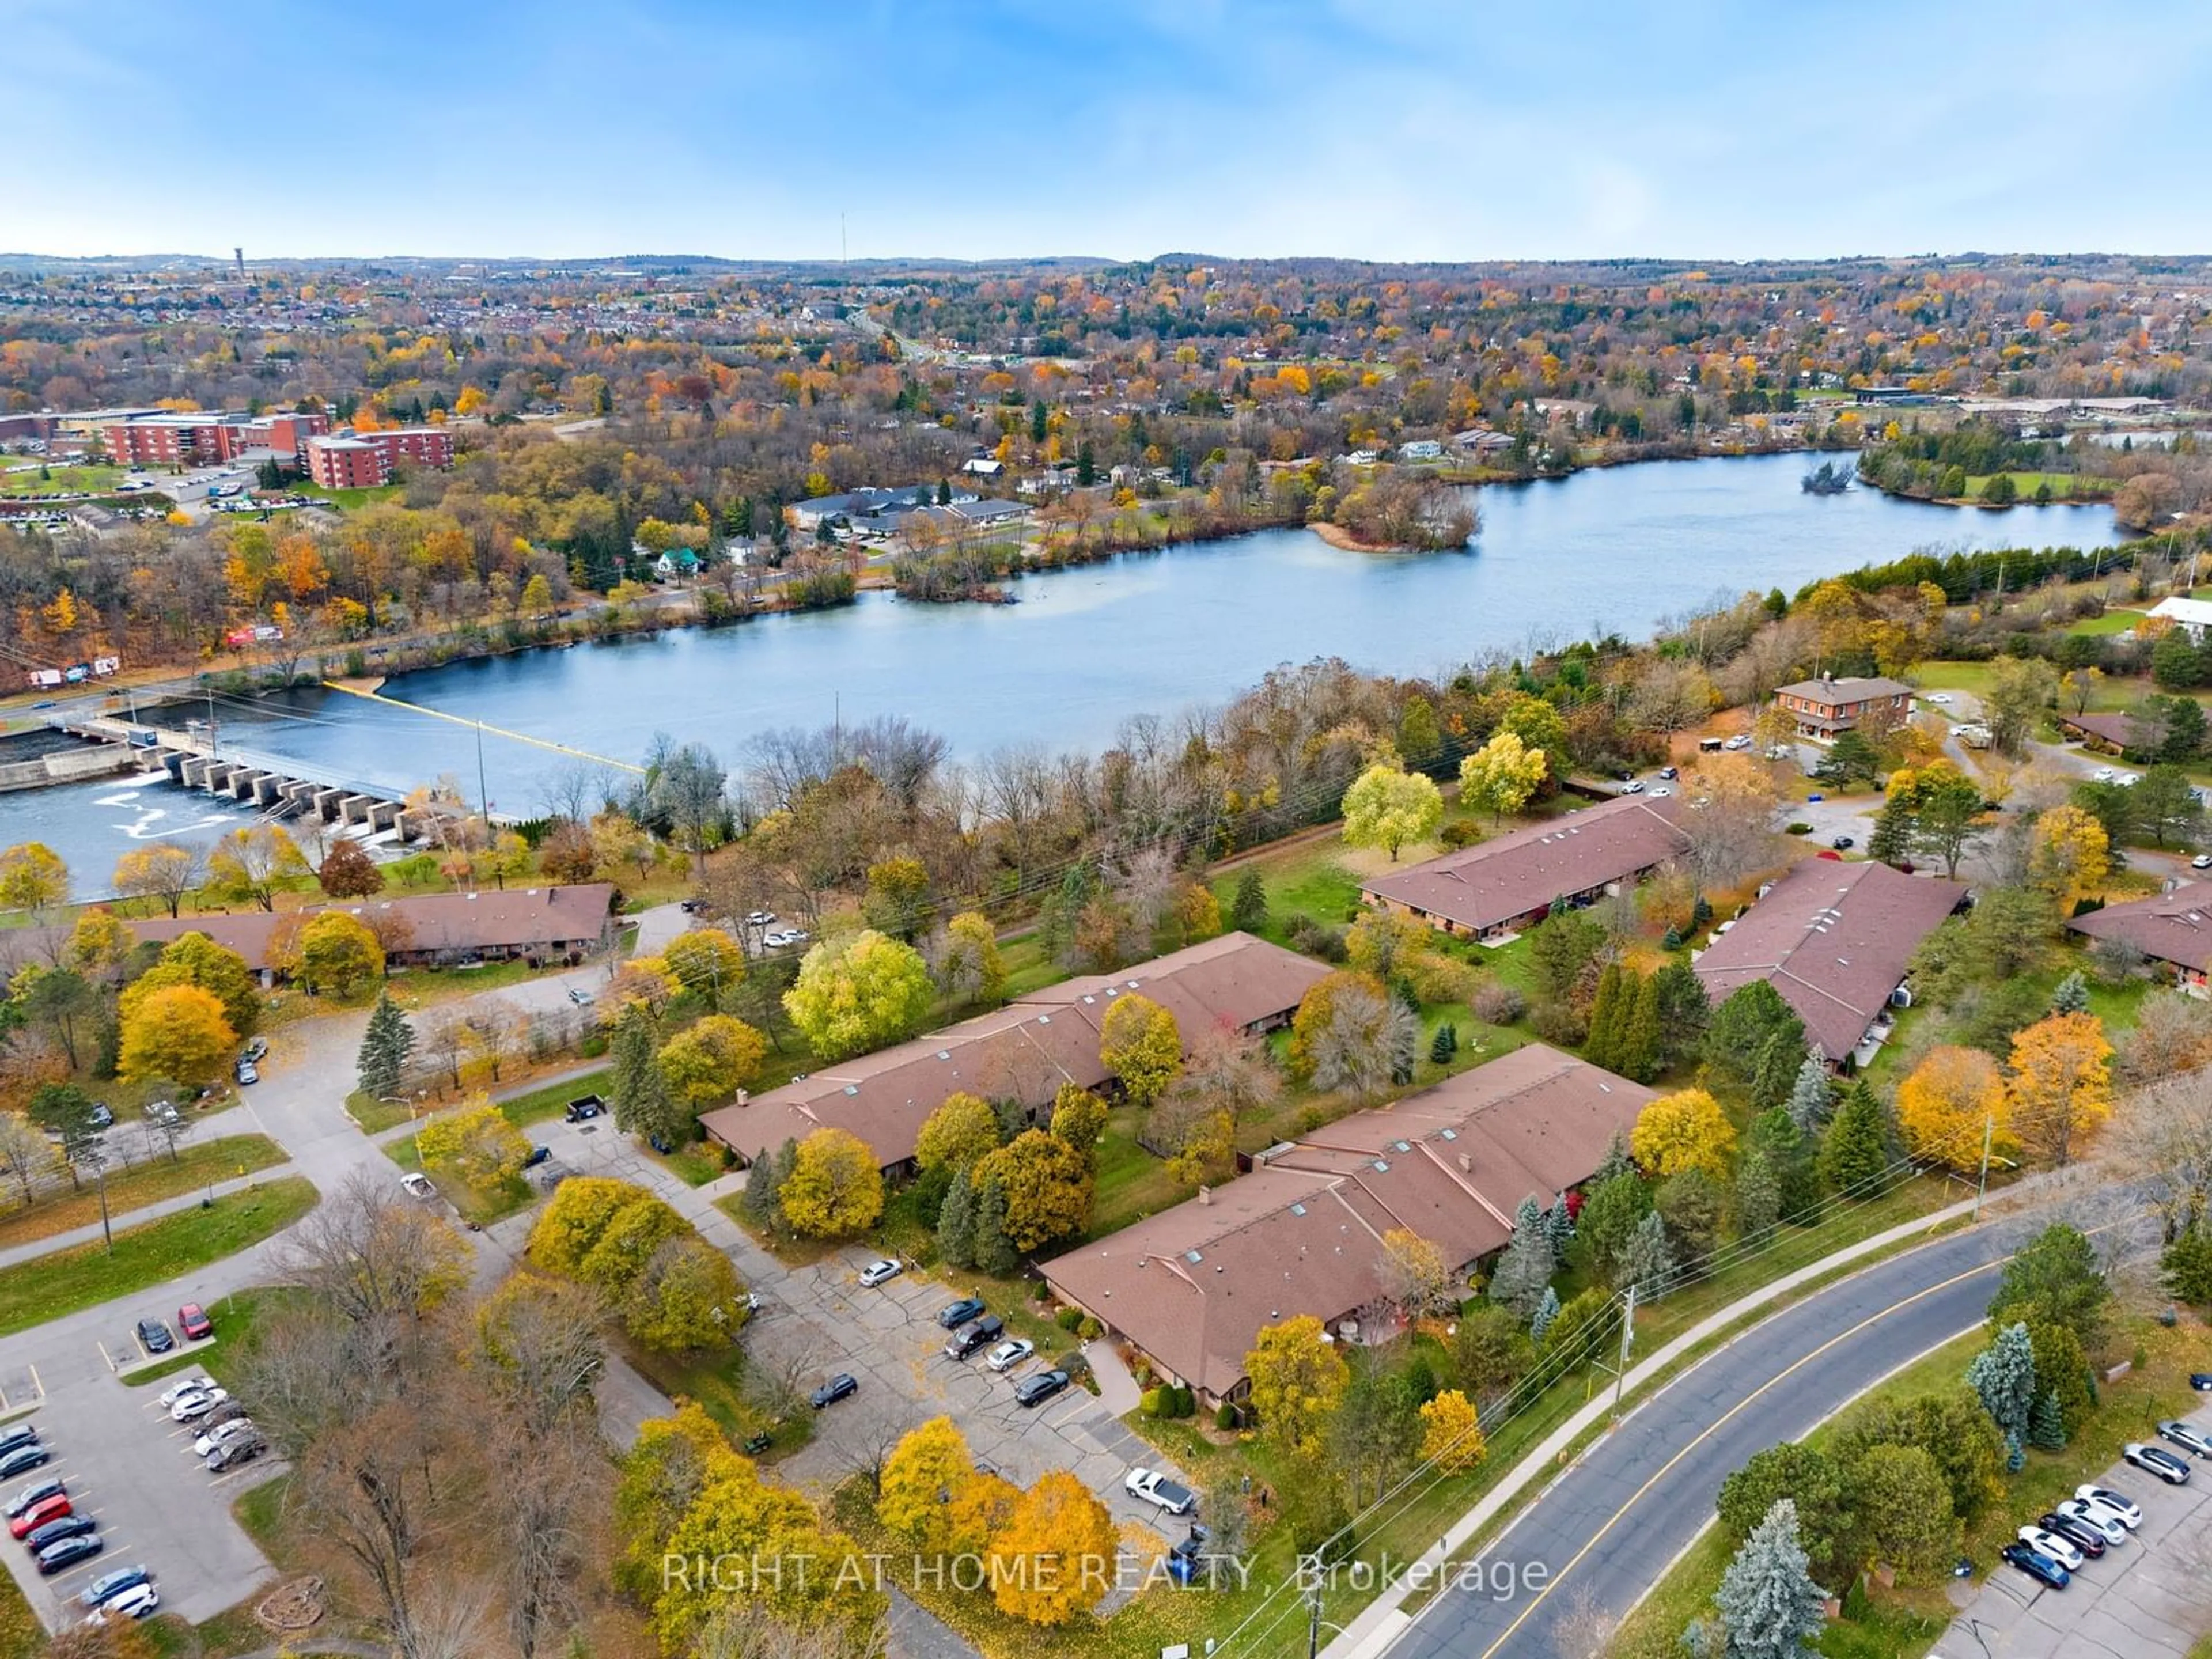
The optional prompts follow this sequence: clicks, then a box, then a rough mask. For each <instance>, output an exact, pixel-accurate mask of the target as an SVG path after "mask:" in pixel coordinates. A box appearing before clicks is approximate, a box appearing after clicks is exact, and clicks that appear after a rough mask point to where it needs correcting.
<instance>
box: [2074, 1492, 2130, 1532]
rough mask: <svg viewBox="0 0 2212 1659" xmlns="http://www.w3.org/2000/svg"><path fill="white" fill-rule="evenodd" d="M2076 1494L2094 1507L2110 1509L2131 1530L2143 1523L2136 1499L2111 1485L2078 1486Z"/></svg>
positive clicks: (2082, 1500) (2076, 1496)
mask: <svg viewBox="0 0 2212 1659" xmlns="http://www.w3.org/2000/svg"><path fill="white" fill-rule="evenodd" d="M2074 1496H2075V1498H2079V1499H2080V1500H2081V1502H2082V1503H2084V1504H2088V1505H2090V1506H2091V1507H2092V1508H2093V1509H2101V1510H2110V1511H2111V1512H2112V1515H2113V1516H2114V1517H2115V1518H2116V1519H2117V1520H2118V1522H2119V1523H2120V1524H2121V1525H2122V1526H2124V1527H2125V1528H2127V1529H2128V1530H2129V1531H2130V1532H2133V1531H2134V1530H2135V1529H2136V1528H2137V1527H2140V1526H2141V1525H2142V1510H2139V1509H2137V1508H2136V1504H2135V1500H2134V1499H2133V1498H2129V1497H2127V1496H2126V1495H2125V1494H2124V1493H2121V1492H2114V1491H2113V1490H2112V1488H2111V1487H2110V1486H2076V1487H2075V1488H2074Z"/></svg>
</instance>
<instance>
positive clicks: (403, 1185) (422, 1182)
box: [399, 1170, 438, 1204]
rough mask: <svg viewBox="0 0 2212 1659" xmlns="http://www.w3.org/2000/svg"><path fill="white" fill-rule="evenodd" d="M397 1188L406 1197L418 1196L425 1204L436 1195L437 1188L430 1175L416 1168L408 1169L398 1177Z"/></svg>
mask: <svg viewBox="0 0 2212 1659" xmlns="http://www.w3.org/2000/svg"><path fill="white" fill-rule="evenodd" d="M399 1189H400V1190H401V1191H402V1192H404V1193H405V1194H407V1196H408V1197H410V1198H419V1199H421V1200H422V1201H423V1202H424V1203H426V1204H427V1203H428V1202H429V1201H430V1200H432V1199H434V1198H435V1197H437V1195H438V1188H436V1186H435V1185H434V1184H433V1183H432V1182H431V1180H430V1177H429V1176H426V1175H424V1174H422V1172H420V1171H419V1170H409V1171H408V1172H407V1173H406V1174H405V1175H403V1176H400V1177H399Z"/></svg>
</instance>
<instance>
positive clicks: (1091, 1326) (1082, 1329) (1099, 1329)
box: [1075, 1315, 1106, 1342]
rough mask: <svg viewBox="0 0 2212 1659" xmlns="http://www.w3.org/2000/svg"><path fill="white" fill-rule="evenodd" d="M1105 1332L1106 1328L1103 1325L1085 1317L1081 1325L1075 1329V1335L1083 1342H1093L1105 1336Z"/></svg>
mask: <svg viewBox="0 0 2212 1659" xmlns="http://www.w3.org/2000/svg"><path fill="white" fill-rule="evenodd" d="M1105 1330H1106V1328H1105V1327H1104V1326H1103V1325H1102V1324H1100V1323H1099V1322H1097V1320H1095V1319H1093V1318H1091V1317H1090V1316H1088V1315H1085V1316H1084V1319H1083V1322H1082V1323H1080V1324H1079V1325H1078V1326H1077V1327H1076V1328H1075V1334H1076V1335H1077V1336H1078V1337H1079V1338H1081V1339H1082V1340H1084V1341H1085V1342H1095V1341H1097V1340H1098V1338H1099V1337H1101V1336H1102V1335H1103V1334H1105Z"/></svg>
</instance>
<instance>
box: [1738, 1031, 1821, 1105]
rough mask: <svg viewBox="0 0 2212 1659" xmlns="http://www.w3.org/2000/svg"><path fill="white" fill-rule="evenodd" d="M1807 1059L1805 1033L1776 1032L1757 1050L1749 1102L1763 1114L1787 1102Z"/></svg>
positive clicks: (1814, 1056)
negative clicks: (1757, 1054)
mask: <svg viewBox="0 0 2212 1659" xmlns="http://www.w3.org/2000/svg"><path fill="white" fill-rule="evenodd" d="M1818 1057H1819V1056H1818V1055H1817V1054H1814V1055H1812V1056H1808V1054H1806V1052H1805V1030H1804V1027H1803V1026H1802V1025H1800V1026H1799V1027H1798V1028H1797V1029H1796V1030H1794V1031H1791V1030H1782V1031H1777V1032H1775V1033H1774V1034H1773V1035H1771V1036H1769V1037H1768V1038H1767V1039H1766V1042H1765V1045H1764V1046H1763V1047H1762V1048H1760V1049H1759V1063H1758V1064H1757V1065H1756V1066H1753V1068H1752V1073H1751V1098H1752V1103H1753V1105H1755V1106H1756V1107H1758V1108H1759V1110H1761V1111H1764V1110H1765V1109H1767V1108H1768V1107H1769V1106H1779V1105H1781V1104H1782V1103H1783V1102H1784V1101H1786V1100H1788V1099H1789V1098H1790V1092H1791V1091H1793V1090H1794V1089H1796V1086H1797V1073H1798V1072H1799V1070H1800V1069H1801V1068H1802V1066H1804V1064H1805V1061H1806V1060H1807V1059H1808V1058H1815V1059H1817V1058H1818Z"/></svg>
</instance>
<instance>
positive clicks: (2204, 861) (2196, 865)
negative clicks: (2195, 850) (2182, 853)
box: [2189, 853, 2212, 870]
mask: <svg viewBox="0 0 2212 1659" xmlns="http://www.w3.org/2000/svg"><path fill="white" fill-rule="evenodd" d="M2189 867H2190V868H2191V869H2192V870H2212V853H2199V854H2197V856H2196V857H2195V858H2193V859H2191V860H2189Z"/></svg>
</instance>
